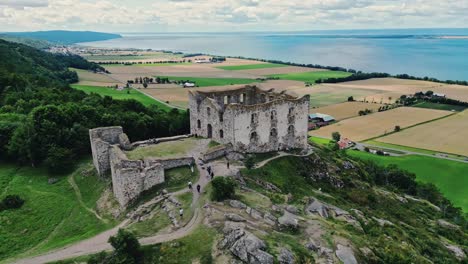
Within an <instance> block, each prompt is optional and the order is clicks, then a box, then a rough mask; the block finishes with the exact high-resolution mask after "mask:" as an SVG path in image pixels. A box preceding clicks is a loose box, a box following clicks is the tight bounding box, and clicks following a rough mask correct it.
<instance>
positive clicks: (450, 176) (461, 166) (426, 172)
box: [348, 151, 468, 212]
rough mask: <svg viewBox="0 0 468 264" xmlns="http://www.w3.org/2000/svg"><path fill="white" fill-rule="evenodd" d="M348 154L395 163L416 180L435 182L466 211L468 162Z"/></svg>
mask: <svg viewBox="0 0 468 264" xmlns="http://www.w3.org/2000/svg"><path fill="white" fill-rule="evenodd" d="M348 154H349V155H351V156H353V157H357V158H361V159H368V160H373V161H375V162H376V163H378V164H382V165H389V164H396V165H398V167H400V168H402V169H404V170H407V171H410V172H413V173H415V174H416V177H417V180H419V181H422V182H427V183H433V184H435V185H436V186H437V187H438V188H439V189H440V191H441V192H442V193H443V194H444V195H445V196H446V197H447V198H449V199H450V200H451V201H452V202H453V204H454V205H456V206H459V207H461V208H462V209H463V211H464V212H468V195H467V194H468V173H467V172H468V164H467V163H463V162H457V161H451V160H444V159H438V158H431V157H426V156H418V155H409V156H400V157H383V156H378V155H374V154H370V153H367V152H359V151H349V152H348Z"/></svg>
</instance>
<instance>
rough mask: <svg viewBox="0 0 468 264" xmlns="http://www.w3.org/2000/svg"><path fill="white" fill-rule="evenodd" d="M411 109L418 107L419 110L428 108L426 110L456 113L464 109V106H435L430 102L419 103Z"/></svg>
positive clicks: (435, 104)
mask: <svg viewBox="0 0 468 264" xmlns="http://www.w3.org/2000/svg"><path fill="white" fill-rule="evenodd" d="M412 107H419V108H428V109H438V110H446V111H458V112H461V111H463V110H465V109H466V107H464V106H460V105H448V104H437V103H431V102H421V103H417V104H415V105H412Z"/></svg>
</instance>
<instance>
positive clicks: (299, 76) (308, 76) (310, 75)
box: [269, 71, 351, 83]
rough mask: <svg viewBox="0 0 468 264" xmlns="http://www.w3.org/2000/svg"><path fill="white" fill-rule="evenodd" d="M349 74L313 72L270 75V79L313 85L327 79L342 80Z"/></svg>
mask: <svg viewBox="0 0 468 264" xmlns="http://www.w3.org/2000/svg"><path fill="white" fill-rule="evenodd" d="M350 75H351V73H349V72H341V71H313V72H298V73H286V74H272V75H269V76H270V77H277V78H280V79H285V80H293V81H300V82H308V83H315V82H316V81H317V80H320V79H328V78H342V77H348V76H350Z"/></svg>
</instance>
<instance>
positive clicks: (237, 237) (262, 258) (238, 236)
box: [220, 224, 274, 264]
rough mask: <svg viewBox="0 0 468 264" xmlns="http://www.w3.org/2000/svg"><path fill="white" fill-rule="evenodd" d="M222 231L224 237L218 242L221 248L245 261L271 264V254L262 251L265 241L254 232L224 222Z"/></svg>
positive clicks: (253, 263)
mask: <svg viewBox="0 0 468 264" xmlns="http://www.w3.org/2000/svg"><path fill="white" fill-rule="evenodd" d="M223 232H224V239H223V240H222V241H221V243H220V247H221V248H226V249H228V250H229V251H230V252H231V253H232V254H233V255H234V256H236V257H238V258H239V259H240V260H242V261H243V262H245V263H251V264H273V261H274V258H273V256H272V255H270V254H268V253H267V252H265V251H264V250H265V249H266V244H265V242H263V241H262V240H260V239H259V238H258V237H256V236H255V235H254V234H252V233H250V232H248V231H245V230H244V229H243V228H241V227H234V226H233V225H232V224H227V225H226V224H225V226H224V229H223Z"/></svg>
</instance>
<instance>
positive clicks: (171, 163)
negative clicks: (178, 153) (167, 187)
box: [145, 157, 195, 170]
mask: <svg viewBox="0 0 468 264" xmlns="http://www.w3.org/2000/svg"><path fill="white" fill-rule="evenodd" d="M145 164H146V166H153V165H154V164H160V165H161V166H162V167H163V168H164V169H165V170H168V169H172V168H177V167H182V166H190V165H192V164H195V159H194V158H193V157H181V158H169V159H151V158H150V159H145Z"/></svg>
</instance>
